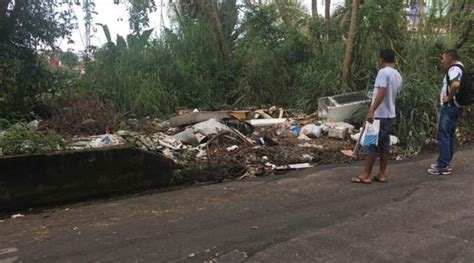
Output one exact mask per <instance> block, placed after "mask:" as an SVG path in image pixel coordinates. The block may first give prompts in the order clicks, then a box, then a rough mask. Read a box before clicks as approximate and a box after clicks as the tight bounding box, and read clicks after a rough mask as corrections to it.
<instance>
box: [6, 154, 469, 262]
mask: <svg viewBox="0 0 474 263" xmlns="http://www.w3.org/2000/svg"><path fill="white" fill-rule="evenodd" d="M433 159H434V156H433V155H428V156H422V157H419V158H417V159H416V160H411V161H401V162H392V163H390V164H389V169H388V172H389V178H388V179H389V182H388V183H386V184H381V183H372V184H370V185H361V184H354V183H350V182H349V180H350V177H351V176H352V175H357V174H358V173H359V172H360V171H361V169H362V167H361V163H356V164H352V165H347V166H341V167H335V168H328V167H324V168H322V169H313V170H306V171H303V172H297V173H292V174H289V175H280V176H271V177H265V178H261V179H254V180H247V181H236V182H228V183H222V184H214V185H206V186H199V187H191V188H186V189H180V190H173V191H168V192H156V191H155V192H148V193H146V194H143V193H142V194H138V195H132V196H122V197H115V198H109V199H103V200H95V201H90V202H85V203H80V204H73V205H68V206H61V207H56V208H52V209H48V210H43V211H35V210H34V211H32V212H30V213H24V212H23V213H22V214H24V217H18V218H15V219H13V218H9V217H8V218H7V217H4V218H3V219H0V263H5V262H474V173H473V172H472V171H473V170H474V150H473V149H464V150H461V151H459V152H458V153H457V154H456V156H455V162H454V163H453V166H454V172H453V175H452V176H433V175H429V174H427V173H426V169H427V167H428V166H429V164H430V163H431V162H432V160H433Z"/></svg>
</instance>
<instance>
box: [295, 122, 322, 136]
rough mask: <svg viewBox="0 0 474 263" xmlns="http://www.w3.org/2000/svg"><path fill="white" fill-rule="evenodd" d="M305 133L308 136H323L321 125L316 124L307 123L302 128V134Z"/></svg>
mask: <svg viewBox="0 0 474 263" xmlns="http://www.w3.org/2000/svg"><path fill="white" fill-rule="evenodd" d="M301 134H304V135H306V136H308V137H316V138H319V137H320V136H321V127H319V126H316V125H315V124H306V125H305V126H303V128H301V132H300V135H301Z"/></svg>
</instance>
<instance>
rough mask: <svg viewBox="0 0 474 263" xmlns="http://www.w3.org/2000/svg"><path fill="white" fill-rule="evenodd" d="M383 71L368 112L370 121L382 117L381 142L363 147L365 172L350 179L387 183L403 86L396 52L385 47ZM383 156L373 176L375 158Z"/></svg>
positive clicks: (353, 180) (377, 79)
mask: <svg viewBox="0 0 474 263" xmlns="http://www.w3.org/2000/svg"><path fill="white" fill-rule="evenodd" d="M379 65H380V70H379V72H378V74H377V78H376V79H375V85H374V95H373V97H372V104H371V106H370V109H369V112H368V114H367V121H368V122H370V123H372V122H373V121H374V119H377V120H380V131H379V137H378V144H377V145H375V144H373V145H366V146H363V150H362V152H363V154H364V155H365V165H364V166H365V167H364V173H363V174H362V175H361V176H357V177H353V178H352V179H351V181H352V182H354V183H371V182H372V180H375V181H378V182H383V183H384V182H386V181H387V175H386V169H387V164H388V159H389V157H390V131H391V129H392V127H393V125H394V124H395V120H396V117H397V114H396V109H395V100H396V98H397V96H398V94H399V92H400V90H401V87H402V83H403V80H402V76H401V75H400V73H399V72H398V71H397V70H396V69H395V52H394V51H393V50H392V49H384V50H382V51H381V52H380V56H379ZM376 157H380V170H379V174H378V176H374V177H372V175H371V174H372V168H373V166H374V163H375V158H376Z"/></svg>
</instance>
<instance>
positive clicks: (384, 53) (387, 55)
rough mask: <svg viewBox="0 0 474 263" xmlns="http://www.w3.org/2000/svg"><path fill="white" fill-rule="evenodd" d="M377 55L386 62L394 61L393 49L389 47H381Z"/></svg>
mask: <svg viewBox="0 0 474 263" xmlns="http://www.w3.org/2000/svg"><path fill="white" fill-rule="evenodd" d="M379 57H380V58H381V59H383V61H385V62H387V63H395V51H393V49H391V48H386V49H382V50H381V51H380V55H379Z"/></svg>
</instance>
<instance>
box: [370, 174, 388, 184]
mask: <svg viewBox="0 0 474 263" xmlns="http://www.w3.org/2000/svg"><path fill="white" fill-rule="evenodd" d="M372 181H375V182H379V183H386V182H387V179H383V180H380V177H378V176H373V177H372Z"/></svg>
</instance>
